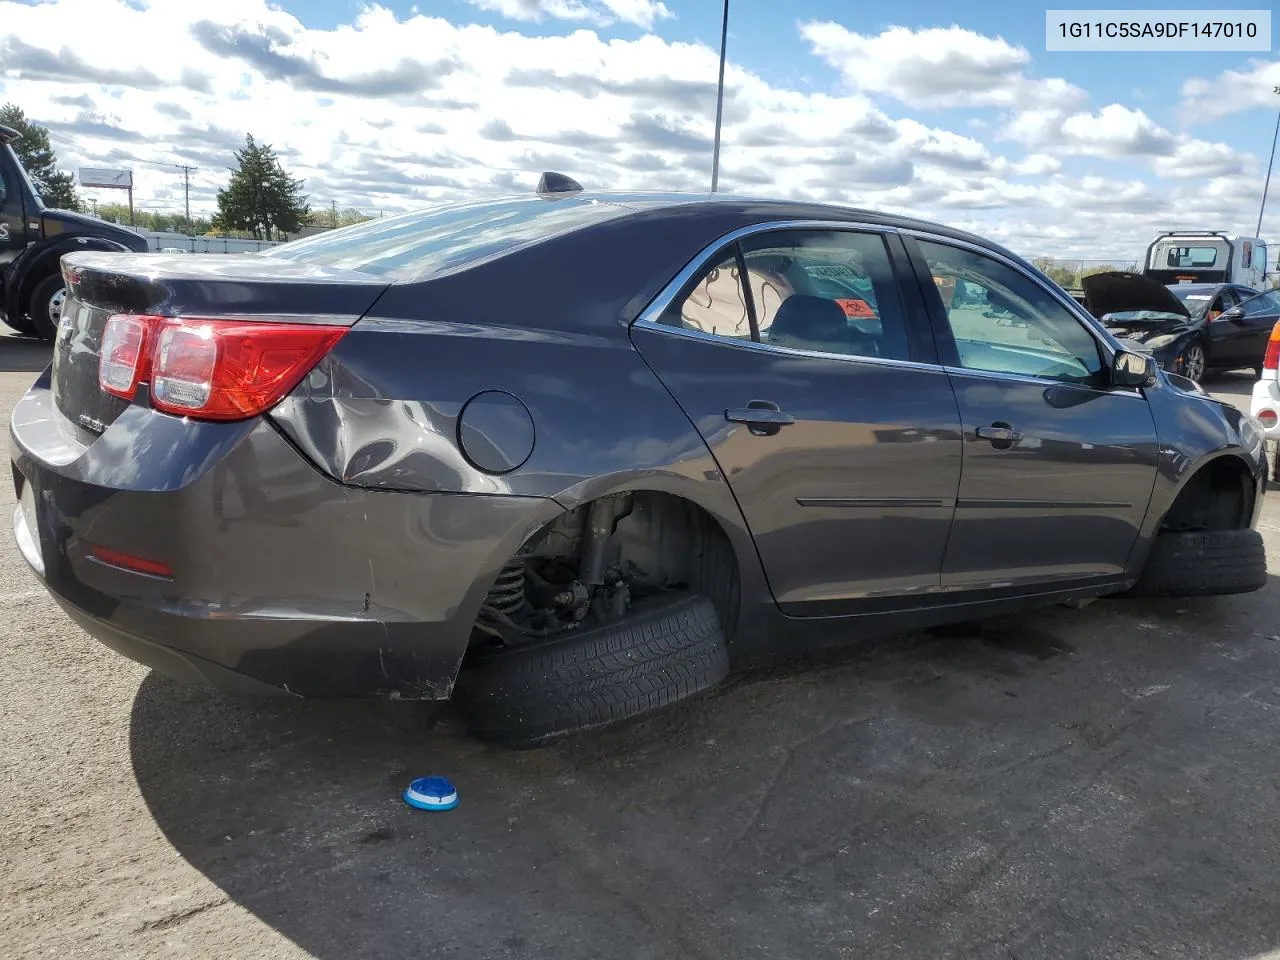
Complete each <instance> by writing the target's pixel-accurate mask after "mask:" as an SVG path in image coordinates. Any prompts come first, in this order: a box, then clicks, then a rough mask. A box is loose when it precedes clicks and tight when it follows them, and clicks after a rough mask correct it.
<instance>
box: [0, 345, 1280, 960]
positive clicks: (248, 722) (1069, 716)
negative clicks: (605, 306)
mask: <svg viewBox="0 0 1280 960" xmlns="http://www.w3.org/2000/svg"><path fill="white" fill-rule="evenodd" d="M45 356H46V351H45V350H44V349H43V348H41V347H39V346H35V345H31V344H26V343H23V342H21V341H18V340H14V339H11V338H3V339H0V409H2V410H3V411H4V413H5V414H6V415H7V412H8V409H9V407H10V406H11V405H12V403H13V402H14V400H15V399H16V398H17V397H18V396H19V395H20V394H21V392H22V390H23V389H25V387H26V385H27V384H28V383H29V382H30V381H31V379H33V377H34V375H35V371H37V370H38V369H40V368H41V367H42V366H43V365H44V363H45ZM1212 388H1213V389H1214V390H1215V391H1219V392H1223V393H1227V394H1229V395H1234V396H1247V393H1248V388H1249V380H1248V378H1247V377H1245V376H1243V375H1241V376H1239V377H1230V376H1228V377H1222V378H1219V379H1218V380H1217V381H1215V382H1214V383H1213V384H1212ZM0 499H2V502H0V508H2V510H0V513H3V515H4V516H5V517H8V516H9V513H11V512H12V510H13V499H12V490H11V488H8V487H6V488H5V490H4V491H3V493H2V494H0ZM3 511H8V512H7V513H6V512H3ZM1262 529H1263V530H1264V532H1265V535H1266V537H1267V540H1268V546H1269V554H1270V557H1271V563H1272V569H1273V570H1276V571H1280V497H1277V496H1275V495H1274V494H1273V496H1272V497H1271V500H1270V502H1269V503H1268V504H1267V505H1266V508H1265V512H1264V515H1263V519H1262ZM0 563H2V564H3V569H4V571H5V573H6V576H5V578H4V585H3V587H0V611H2V612H3V625H2V626H0V632H2V633H3V637H2V639H0V763H2V765H3V770H4V777H3V780H2V781H0V931H3V933H0V957H4V958H8V957H24V958H25V957H57V958H75V957H93V958H96V960H101V958H115V957H122V958H152V957H155V958H160V957H166V958H167V957H211V958H219V960H230V958H241V957H245V958H259V957H307V956H311V957H316V958H321V960H347V958H362V957H379V958H380V957H391V958H401V957H405V956H410V955H413V956H429V957H437V956H439V957H459V958H466V960H482V958H500V957H513V958H514V957H520V958H555V960H573V958H598V957H638V958H654V960H659V958H661V960H670V958H681V960H684V958H699V957H705V958H713V957H714V958H728V957H733V958H761V957H771V958H772V957H787V958H803V960H813V958H825V957H832V958H853V957H857V958H881V957H883V958H889V957H894V958H901V957H908V958H935V957H949V956H964V957H981V958H987V957H1008V958H1015V957H1016V958H1021V960H1031V958H1063V957H1090V958H1092V957H1097V958H1103V957H1105V958H1130V957H1132V958H1139V957H1143V958H1147V957H1151V958H1160V960H1177V958H1217V957H1223V958H1246V957H1261V956H1266V955H1268V952H1269V951H1275V950H1280V869H1277V867H1278V866H1280V819H1278V818H1277V816H1276V811H1277V809H1280V763H1278V762H1277V744H1280V589H1277V587H1276V586H1275V584H1274V583H1272V584H1271V585H1270V586H1269V587H1268V588H1267V589H1265V590H1263V591H1262V592H1260V593H1256V594H1252V595H1249V596H1245V597H1240V598H1227V599H1221V600H1215V601H1204V602H1194V603H1190V602H1188V603H1164V604H1156V603H1137V602H1122V601H1102V602H1099V603H1096V604H1094V605H1092V606H1089V607H1087V608H1085V609H1083V610H1078V611H1077V610H1068V609H1065V608H1058V609H1053V610H1049V611H1046V612H1044V613H1040V614H1036V615H1032V616H1027V617H1021V618H1017V619H1011V620H1004V621H1000V622H995V623H991V624H987V625H984V626H983V627H982V628H981V629H973V630H969V631H955V632H953V633H952V635H949V636H938V635H917V636H906V637H896V638H891V639H887V640H884V641H881V642H877V643H875V644H870V645H863V646H862V647H859V648H858V649H856V650H851V651H849V652H847V653H845V654H842V655H841V656H838V657H832V658H828V660H827V661H826V662H823V663H808V664H804V665H801V664H797V665H794V666H790V667H788V668H786V669H783V670H776V671H772V672H770V673H768V674H767V675H756V676H748V677H743V678H739V679H737V680H736V681H734V682H733V683H731V684H729V685H727V686H726V687H724V688H723V689H721V690H719V691H718V692H717V693H716V694H715V695H714V696H711V697H708V698H706V699H704V700H702V701H699V702H697V703H694V704H692V705H689V706H686V707H684V708H682V709H678V710H676V711H675V712H673V713H671V714H668V715H666V716H664V717H661V718H659V719H656V720H652V721H649V722H645V723H641V724H638V725H635V726H632V727H630V728H627V729H622V730H618V731H613V732H609V733H605V734H603V735H599V736H593V737H589V738H585V739H583V740H579V741H577V742H573V743H568V744H564V745H561V746H559V747H555V748H552V749H549V750H543V751H531V752H521V753H513V752H508V751H503V750H497V749H490V748H487V747H485V746H482V745H480V744H477V743H474V742H472V741H470V740H468V739H467V738H465V737H464V736H463V735H462V733H461V731H460V730H459V729H458V726H457V724H456V722H455V721H453V720H452V719H451V718H450V717H449V716H448V714H446V715H445V717H444V719H443V720H442V722H441V724H440V725H439V726H438V727H437V728H436V729H435V730H434V731H433V732H431V733H425V732H424V731H423V716H422V714H421V713H420V712H419V710H418V709H417V708H416V707H415V706H414V705H412V704H395V703H285V704H280V703H272V704H266V703H261V702H253V701H236V700H229V699H226V698H224V697H222V696H220V695H218V694H215V693H212V692H209V691H206V690H204V689H200V688H194V687H185V686H182V685H179V684H177V683H174V682H171V681H169V680H166V679H164V678H162V677H160V676H156V675H153V674H150V673H149V672H148V671H147V670H146V669H144V668H142V667H140V666H137V665H135V664H133V663H131V662H129V661H127V660H124V659H122V658H120V657H118V656H116V655H114V654H112V653H110V652H108V651H107V650H105V649H104V648H101V647H99V646H98V645H97V644H96V643H94V642H93V641H91V640H89V639H88V638H87V637H86V636H84V635H83V634H82V633H81V632H80V631H79V630H77V629H76V628H75V627H74V626H72V625H71V623H70V622H69V621H68V620H67V619H66V618H65V617H64V616H63V615H62V614H61V613H60V612H59V611H58V610H57V608H56V607H55V606H54V605H53V604H52V603H51V602H50V601H49V600H48V599H47V598H46V597H45V595H44V593H43V591H42V590H41V589H40V588H39V586H38V584H37V582H36V581H35V579H34V578H33V577H32V576H31V575H30V574H29V573H28V572H27V571H26V569H25V567H24V565H23V564H22V561H21V559H20V558H19V556H18V554H17V551H16V547H15V546H14V545H13V542H12V537H11V536H10V535H9V534H8V532H7V530H6V531H4V535H3V536H0ZM428 773H441V774H445V775H447V776H450V777H451V778H453V779H454V780H455V782H456V783H457V784H458V787H459V791H460V794H461V805H460V806H459V807H458V809H457V810H455V811H453V812H451V813H446V814H428V813H420V812H415V811H413V810H410V809H409V808H407V807H406V806H405V805H404V804H403V803H402V802H401V800H400V799H399V794H400V791H401V790H402V789H403V787H404V785H405V784H406V783H407V781H408V780H409V779H411V778H412V777H414V776H419V775H423V774H428ZM1274 956H1276V957H1280V953H1276V954H1274Z"/></svg>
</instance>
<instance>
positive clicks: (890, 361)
mask: <svg viewBox="0 0 1280 960" xmlns="http://www.w3.org/2000/svg"><path fill="white" fill-rule="evenodd" d="M717 249H718V248H717ZM636 324H637V325H641V326H643V327H644V328H645V329H646V330H656V331H659V332H661V333H664V334H669V335H670V336H673V337H685V338H687V339H690V340H702V341H704V342H707V343H715V344H720V345H722V346H726V347H741V348H742V349H744V350H758V351H761V352H763V353H769V354H774V355H779V356H789V357H798V358H800V359H803V360H844V361H846V362H852V363H870V364H875V365H876V366H880V367H897V368H900V369H904V370H927V371H929V372H931V373H937V374H944V373H945V372H946V369H945V368H944V367H943V366H941V365H940V364H937V363H922V362H921V361H919V360H896V359H894V358H893V357H868V356H866V355H864V354H860V353H824V352H823V351H821V350H799V349H797V348H795V347H784V346H782V345H781V344H777V343H760V342H758V341H756V340H739V339H738V338H737V337H722V336H720V335H718V334H715V333H704V332H703V331H701V330H689V329H687V328H685V327H673V326H670V325H669V324H665V323H655V322H653V321H652V320H646V319H644V318H643V317H641V318H637V320H636ZM968 372H970V373H972V372H974V371H968ZM1040 382H1041V383H1050V382H1056V381H1048V380H1042V381H1040Z"/></svg>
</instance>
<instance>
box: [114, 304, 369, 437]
mask: <svg viewBox="0 0 1280 960" xmlns="http://www.w3.org/2000/svg"><path fill="white" fill-rule="evenodd" d="M135 325H136V326H137V327H138V328H139V329H140V330H141V333H140V334H139V333H137V331H135V329H134V326H135ZM344 333H346V330H345V329H344V328H342V327H326V326H315V325H310V324H303V323H270V322H254V321H246V320H215V319H210V318H205V317H177V318H173V317H143V316H127V317H125V316H116V317H111V318H110V319H109V320H108V321H107V327H106V329H104V331H103V337H102V354H101V357H100V358H99V363H98V382H99V383H100V384H101V385H102V389H104V390H106V391H108V392H109V393H114V394H115V395H116V396H120V397H125V398H126V399H130V398H132V397H133V395H134V394H135V393H136V391H137V387H138V384H139V383H143V382H147V381H148V380H149V381H150V383H151V405H152V406H154V407H155V408H156V409H158V410H165V411H167V412H169V413H177V414H182V415H184V416H189V417H195V418H197V419H206V420H242V419H244V418H246V417H252V416H256V415H257V414H260V413H262V412H263V411H265V410H267V409H269V408H270V407H272V406H274V405H275V404H276V403H278V402H279V401H280V400H281V399H282V398H283V397H284V395H285V394H287V393H288V392H289V391H290V390H292V389H293V388H294V387H295V386H297V385H298V381H300V380H301V379H302V378H303V377H304V376H306V374H307V373H308V372H309V371H310V370H311V368H312V367H314V366H315V365H316V363H318V362H319V360H320V358H321V357H323V356H324V355H325V354H326V353H327V352H328V351H329V350H330V349H332V347H333V345H334V344H335V343H337V342H338V340H339V339H341V337H342V335H343V334H344ZM136 343H140V344H141V348H140V349H141V352H137V351H135V350H134V346H135V344H136ZM117 344H118V346H117ZM108 348H110V351H111V352H110V354H109V352H108ZM130 357H135V360H134V363H133V365H132V366H128V361H129V359H130ZM139 357H140V359H138V358H139ZM126 372H128V373H130V374H131V377H130V378H129V383H128V385H127V386H124V385H123V384H124V382H125V379H126Z"/></svg>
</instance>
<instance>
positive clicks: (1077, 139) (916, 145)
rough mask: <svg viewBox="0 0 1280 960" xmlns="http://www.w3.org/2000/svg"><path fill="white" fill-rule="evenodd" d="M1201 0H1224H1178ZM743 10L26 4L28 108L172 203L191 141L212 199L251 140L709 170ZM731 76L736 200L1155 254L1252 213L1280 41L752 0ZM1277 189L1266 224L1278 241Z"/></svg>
mask: <svg viewBox="0 0 1280 960" xmlns="http://www.w3.org/2000/svg"><path fill="white" fill-rule="evenodd" d="M1061 6H1069V4H1061ZM1117 6H1118V5H1117ZM1126 6H1129V7H1141V6H1146V5H1144V4H1141V3H1129V4H1126ZM1179 6H1181V7H1191V8H1197V7H1199V8H1201V9H1202V8H1204V7H1206V6H1210V5H1209V4H1205V3H1200V4H1198V5H1197V4H1194V3H1192V4H1185V3H1184V4H1178V3H1174V2H1171V0H1164V3H1162V4H1160V5H1159V8H1160V9H1170V8H1176V7H1179ZM1260 6H1265V5H1260ZM720 14H721V4H720V3H719V2H718V0H697V2H693V0H689V2H684V0H419V2H417V3H413V4H411V3H408V2H384V3H368V2H353V0H283V2H278V3H268V2H266V0H218V2H217V3H200V2H192V0H34V2H28V0H21V2H19V0H0V102H14V103H17V104H18V105H19V106H21V107H22V108H23V110H25V111H26V113H27V115H28V116H29V117H31V118H32V119H34V120H36V121H37V122H39V123H42V124H44V125H46V126H48V127H49V128H50V131H51V134H52V136H53V143H54V146H55V148H56V149H57V152H58V155H59V158H60V161H61V163H62V165H63V166H65V167H67V168H69V169H73V170H74V169H78V168H79V167H80V166H82V165H84V166H99V167H121V168H130V169H132V170H133V171H134V178H135V184H136V199H137V202H138V204H139V206H140V207H142V208H144V209H155V210H165V211H170V212H178V211H181V209H182V204H183V189H182V187H183V181H182V175H181V174H180V173H179V172H178V171H176V170H174V169H172V168H169V167H164V166H159V165H157V162H168V163H175V164H189V165H193V166H196V167H198V169H197V170H196V171H195V172H194V173H193V174H192V175H191V176H192V179H191V203H192V210H193V212H197V211H198V212H202V213H209V212H212V210H213V209H214V205H215V196H216V191H217V189H218V187H219V186H222V185H225V183H226V180H227V177H228V168H229V167H230V166H231V165H232V164H233V163H234V158H233V151H234V150H235V149H236V148H237V147H238V146H240V145H242V144H243V142H244V137H245V134H247V133H251V134H252V135H253V136H254V137H255V139H257V140H258V141H259V142H265V143H269V144H271V145H272V146H273V147H274V148H275V149H276V150H277V152H278V153H279V155H280V157H281V159H282V162H283V163H284V165H285V166H286V168H287V169H288V170H289V171H290V172H291V173H292V174H293V175H294V176H296V177H299V178H302V179H303V180H304V181H305V191H306V193H307V195H308V196H309V198H310V202H311V204H312V207H313V208H315V209H320V208H325V209H327V208H329V206H330V204H331V203H336V204H337V206H338V208H339V209H344V208H350V207H355V208H358V209H361V210H363V211H365V212H368V213H376V212H378V211H382V212H384V213H386V214H391V213H393V212H400V211H403V210H411V209H420V208H422V207H426V206H429V205H431V204H432V203H438V202H442V201H447V200H458V199H465V198H471V197H485V196H493V195H501V194H512V193H524V192H528V191H531V190H532V189H533V188H534V186H535V185H536V183H537V180H538V176H539V174H540V173H541V171H543V170H557V171H560V172H563V173H567V174H569V175H570V176H573V177H574V178H576V179H577V180H579V181H580V182H581V183H582V184H583V185H584V186H586V187H587V188H588V189H606V190H607V189H620V190H634V189H639V190H682V191H706V190H707V189H708V188H709V184H710V177H711V154H712V136H713V131H714V118H715V90H716V77H717V69H718V56H719V42H720ZM725 84H726V93H725V106H724V130H723V145H722V151H721V167H720V190H721V191H722V192H728V193H739V194H745V195H752V196H775V197H787V198H796V199H805V200H816V201H824V202H833V203H840V204H847V205H853V206H858V207H864V208H870V209H876V210H885V211H890V212H901V213H909V214H912V215H915V216H921V217H924V218H926V219H931V220H936V221H940V222H943V223H947V224H951V225H953V226H958V227H961V228H965V229H970V230H973V231H975V232H977V233H980V234H983V235H985V236H988V237H991V238H992V239H994V240H997V241H999V242H1002V243H1004V244H1006V245H1008V246H1010V247H1011V248H1013V249H1014V250H1016V251H1018V252H1019V253H1021V254H1023V255H1025V256H1028V257H1037V256H1053V257H1073V258H1112V257H1114V258H1134V259H1136V258H1139V257H1141V255H1142V253H1143V251H1144V250H1145V247H1146V244H1147V242H1148V241H1149V240H1150V239H1151V237H1152V236H1153V235H1154V233H1155V232H1156V231H1158V230H1163V229H1175V228H1182V227H1193V228H1205V229H1220V230H1227V231H1231V232H1237V233H1242V234H1252V233H1253V232H1254V227H1255V225H1256V222H1257V217H1258V209H1259V204H1260V201H1261V197H1262V188H1263V178H1264V175H1265V173H1266V166H1267V160H1268V156H1269V154H1270V151H1271V145H1272V137H1273V133H1274V131H1275V129H1276V122H1277V111H1278V110H1280V96H1278V95H1276V94H1275V93H1273V87H1274V86H1276V85H1278V84H1280V56H1278V55H1277V53H1275V52H1274V51H1273V52H1272V53H1263V54H1256V53H1255V54H1248V53H1099V52H1089V53H1062V52H1053V53H1050V52H1046V51H1045V13H1044V7H1043V6H1038V5H1034V4H1027V3H1025V2H1014V0H987V2H984V3H979V4H964V5H961V4H957V3H954V2H945V3H944V2H939V0H897V2H894V3H877V4H862V3H850V2H847V0H845V2H837V0H791V2H785V3H779V2H776V0H771V2H768V3H766V2H761V0H732V2H731V9H730V26H729V37H728V68H727V72H726V78H725ZM144 161H152V163H146V162H144ZM1274 185H1275V187H1276V189H1275V190H1274V191H1273V192H1272V200H1271V202H1270V203H1269V204H1268V212H1267V216H1266V218H1265V220H1264V223H1263V230H1262V233H1263V235H1264V236H1268V235H1269V236H1271V237H1275V238H1276V239H1277V240H1280V182H1277V183H1276V184H1274ZM84 194H85V195H86V196H92V197H97V198H98V199H99V200H100V201H102V200H111V199H121V197H120V195H119V194H113V193H112V192H109V191H101V190H86V191H84ZM1277 249H1280V247H1278V248H1277Z"/></svg>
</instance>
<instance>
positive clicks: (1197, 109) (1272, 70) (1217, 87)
mask: <svg viewBox="0 0 1280 960" xmlns="http://www.w3.org/2000/svg"><path fill="white" fill-rule="evenodd" d="M1277 86H1280V60H1252V61H1250V62H1249V68H1248V69H1247V70H1224V71H1223V72H1222V73H1220V74H1218V76H1216V77H1214V78H1213V79H1212V80H1205V79H1203V78H1199V77H1196V78H1192V79H1190V80H1188V81H1186V82H1185V83H1184V84H1183V85H1182V106H1183V111H1184V113H1185V115H1186V116H1187V118H1188V119H1191V120H1213V119H1216V118H1218V117H1225V116H1228V115H1230V114H1233V113H1239V112H1240V111H1242V110H1254V109H1257V108H1259V107H1262V108H1266V109H1269V110H1276V109H1280V95H1277V94H1276V93H1275V88H1276V87H1277Z"/></svg>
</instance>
